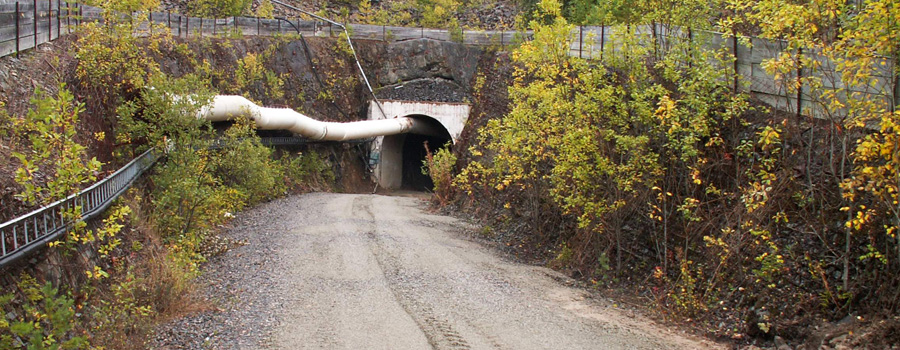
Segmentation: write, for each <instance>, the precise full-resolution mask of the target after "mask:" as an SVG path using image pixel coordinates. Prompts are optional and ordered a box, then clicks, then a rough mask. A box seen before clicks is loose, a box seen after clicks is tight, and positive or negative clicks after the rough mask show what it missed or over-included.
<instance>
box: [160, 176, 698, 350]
mask: <svg viewBox="0 0 900 350" xmlns="http://www.w3.org/2000/svg"><path fill="white" fill-rule="evenodd" d="M425 207H426V203H425V202H423V201H422V200H421V199H416V198H410V197H389V196H379V195H351V194H330V193H316V194H307V195H302V196H295V197H290V198H285V199H281V200H277V201H273V202H270V203H267V204H265V205H262V206H260V207H257V208H255V209H253V210H250V211H248V212H245V213H242V214H241V215H240V217H239V218H238V219H237V220H235V222H234V223H233V224H232V227H231V228H230V229H228V230H227V232H226V233H225V235H226V236H229V237H230V238H232V239H238V240H244V241H246V242H247V243H248V244H247V245H244V246H241V247H238V248H236V249H233V250H231V251H229V252H227V253H225V254H223V255H221V256H219V257H216V258H214V259H213V260H212V261H210V263H209V264H208V266H207V268H206V269H205V272H204V275H203V277H201V283H204V285H205V286H206V287H204V293H206V296H207V298H209V299H210V300H211V301H212V303H213V305H215V306H216V307H215V308H214V309H213V310H210V311H207V312H201V313H196V314H192V315H190V316H187V317H184V318H181V319H177V320H174V321H172V322H169V323H167V324H165V325H162V326H161V327H160V328H159V329H158V331H157V333H156V335H155V337H154V339H151V348H156V349H307V348H309V349H321V348H326V349H429V348H431V349H707V348H715V347H716V344H714V343H711V342H708V341H703V340H699V339H694V338H690V337H687V336H685V335H683V334H681V333H679V332H675V331H670V330H668V329H665V328H663V327H661V326H658V325H656V324H654V323H652V322H651V321H649V320H647V319H644V318H642V317H641V316H639V315H638V316H635V315H634V314H633V313H629V312H627V311H622V310H621V309H617V308H614V307H613V306H612V304H611V303H609V302H607V301H603V300H598V299H595V298H592V297H591V295H590V294H589V293H587V292H585V291H583V290H581V289H578V288H574V287H570V285H572V283H571V281H570V280H569V279H568V278H567V277H565V276H563V275H561V274H559V273H556V272H554V271H552V270H549V269H546V268H543V267H535V266H529V265H523V264H519V263H514V262H510V261H507V260H505V259H502V258H500V257H498V256H497V253H496V252H495V251H493V250H492V249H490V248H488V247H485V246H484V245H482V244H481V243H478V242H476V241H473V240H472V239H470V238H468V234H467V232H471V230H473V227H471V226H469V225H467V224H466V223H464V222H462V221H460V220H457V219H454V218H451V217H447V216H440V215H432V214H429V213H427V212H425V211H423V208H425Z"/></svg>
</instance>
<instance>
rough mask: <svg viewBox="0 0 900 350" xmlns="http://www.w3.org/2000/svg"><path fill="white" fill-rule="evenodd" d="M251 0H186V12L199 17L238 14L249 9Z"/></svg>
mask: <svg viewBox="0 0 900 350" xmlns="http://www.w3.org/2000/svg"><path fill="white" fill-rule="evenodd" d="M252 3H253V0H196V1H189V2H188V13H189V14H190V15H191V16H201V17H217V18H221V17H230V16H240V15H242V14H244V13H245V12H247V11H248V10H249V9H250V4H252Z"/></svg>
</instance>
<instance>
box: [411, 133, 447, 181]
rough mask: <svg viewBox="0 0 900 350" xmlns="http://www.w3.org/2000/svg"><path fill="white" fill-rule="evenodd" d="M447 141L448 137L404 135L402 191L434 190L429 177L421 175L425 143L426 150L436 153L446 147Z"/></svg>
mask: <svg viewBox="0 0 900 350" xmlns="http://www.w3.org/2000/svg"><path fill="white" fill-rule="evenodd" d="M449 141H450V137H449V135H448V136H447V138H441V137H435V136H428V135H416V134H409V135H406V140H404V141H403V185H402V188H403V189H405V190H413V191H430V190H431V189H432V188H434V182H433V181H431V177H429V176H428V175H425V174H423V173H422V166H423V164H424V161H425V156H426V154H427V152H426V150H425V143H426V142H427V143H428V149H430V150H431V152H437V150H438V149H441V148H444V147H446V145H447V143H448V142H449Z"/></svg>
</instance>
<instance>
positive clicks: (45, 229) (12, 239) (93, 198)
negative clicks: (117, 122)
mask: <svg viewBox="0 0 900 350" xmlns="http://www.w3.org/2000/svg"><path fill="white" fill-rule="evenodd" d="M312 142H316V141H310V140H306V139H302V138H297V137H263V138H260V143H262V144H263V145H265V146H286V145H303V144H308V143H312ZM350 142H353V141H350ZM224 145H225V143H224V142H223V141H221V140H216V141H214V142H213V143H212V144H211V145H210V146H209V148H212V149H216V148H221V147H222V146H224ZM160 158H161V155H160V152H158V151H156V150H155V149H150V150H148V151H146V152H144V153H143V154H141V155H139V156H138V157H137V158H135V159H133V160H132V161H131V162H129V163H128V164H125V166H123V167H122V168H120V169H119V170H117V171H116V172H115V173H113V174H112V175H110V176H108V177H106V178H105V179H103V180H100V181H99V182H97V183H95V184H93V185H91V187H88V188H86V189H84V190H82V191H81V192H78V193H77V194H74V195H71V196H69V198H66V199H64V200H60V201H56V202H54V203H52V204H50V205H47V206H45V207H43V208H40V209H37V210H35V211H32V212H31V213H28V214H25V215H23V216H20V217H18V218H15V219H13V220H10V221H7V222H5V223H3V224H0V253H2V254H0V267H4V266H6V265H9V264H11V263H13V262H15V261H18V260H19V259H21V258H23V257H26V256H28V255H29V254H30V253H32V252H33V251H35V250H36V249H39V248H41V247H43V246H44V245H46V244H47V243H49V242H52V241H54V240H56V239H58V238H59V237H60V236H62V235H64V234H66V232H68V231H69V230H70V229H71V228H72V225H73V224H75V223H76V222H77V221H86V220H90V219H92V218H95V217H97V216H98V215H100V214H101V213H103V211H104V210H106V208H108V207H109V206H110V205H111V204H112V202H113V201H114V200H115V199H116V198H118V197H119V196H120V195H121V194H122V193H124V192H125V190H127V189H128V188H129V187H130V186H131V184H132V183H134V181H135V180H137V178H138V177H140V176H141V175H142V174H143V173H144V172H145V171H147V169H150V167H152V166H153V164H155V163H156V161H157V160H159V159H160ZM76 211H80V213H81V215H75V216H76V218H72V216H73V215H72V214H73V213H75V212H76Z"/></svg>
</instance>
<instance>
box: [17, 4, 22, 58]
mask: <svg viewBox="0 0 900 350" xmlns="http://www.w3.org/2000/svg"><path fill="white" fill-rule="evenodd" d="M19 16H21V14H20V13H19V2H18V1H16V58H19V51H22V50H20V49H19V37H20V35H19Z"/></svg>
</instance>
